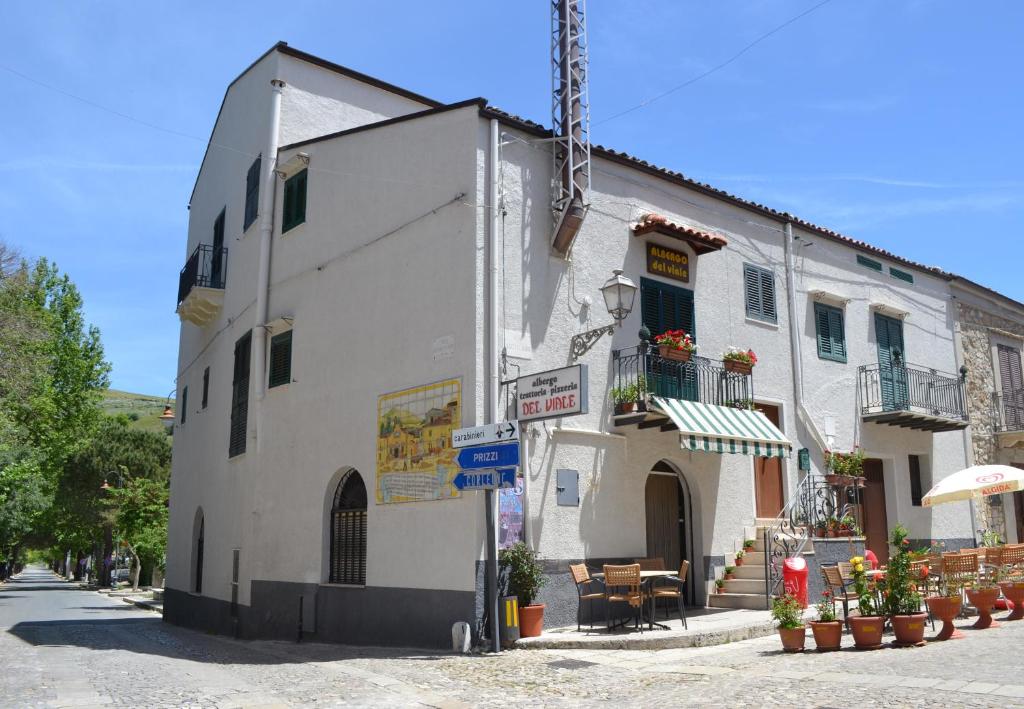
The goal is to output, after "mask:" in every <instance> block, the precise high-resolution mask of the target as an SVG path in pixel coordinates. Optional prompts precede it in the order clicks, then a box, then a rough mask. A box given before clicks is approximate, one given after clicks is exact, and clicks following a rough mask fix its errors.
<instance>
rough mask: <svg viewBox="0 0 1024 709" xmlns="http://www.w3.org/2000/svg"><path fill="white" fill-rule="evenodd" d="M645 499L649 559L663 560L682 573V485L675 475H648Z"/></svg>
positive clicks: (666, 564)
mask: <svg viewBox="0 0 1024 709" xmlns="http://www.w3.org/2000/svg"><path fill="white" fill-rule="evenodd" d="M645 498H646V508H647V556H648V557H661V558H662V559H664V560H665V566H666V567H667V568H669V569H678V568H679V563H680V562H681V561H682V545H681V543H680V541H681V539H680V536H681V535H680V522H681V521H682V520H681V517H680V515H679V502H680V495H679V481H678V480H677V479H676V478H675V476H672V475H654V474H652V475H648V476H647V487H646V489H645Z"/></svg>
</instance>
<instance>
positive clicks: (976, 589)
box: [967, 567, 1002, 630]
mask: <svg viewBox="0 0 1024 709" xmlns="http://www.w3.org/2000/svg"><path fill="white" fill-rule="evenodd" d="M1001 576H1002V574H1001V571H1000V569H999V568H998V567H996V569H995V571H994V572H993V574H992V575H991V576H988V575H986V574H984V573H980V574H978V583H977V585H975V586H973V587H972V588H969V589H967V601H968V602H969V603H970V604H971V605H972V606H974V607H975V609H977V611H978V620H977V621H976V622H975V623H974V625H972V626H971V627H972V628H974V629H975V630H984V629H985V628H998V627H999V623H997V622H996V621H994V620H992V609H993V608H994V607H995V605H996V601H997V600H999V581H1000V580H1001Z"/></svg>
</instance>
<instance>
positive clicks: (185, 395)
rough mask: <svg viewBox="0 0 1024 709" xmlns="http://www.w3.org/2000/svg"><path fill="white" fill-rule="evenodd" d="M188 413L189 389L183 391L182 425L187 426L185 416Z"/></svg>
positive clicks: (185, 388) (183, 388)
mask: <svg viewBox="0 0 1024 709" xmlns="http://www.w3.org/2000/svg"><path fill="white" fill-rule="evenodd" d="M187 413H188V387H182V389H181V423H182V425H184V424H185V415H186V414H187Z"/></svg>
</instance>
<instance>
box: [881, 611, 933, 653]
mask: <svg viewBox="0 0 1024 709" xmlns="http://www.w3.org/2000/svg"><path fill="white" fill-rule="evenodd" d="M890 620H891V621H892V632H893V634H894V635H895V636H896V640H895V641H894V644H895V645H897V646H899V647H911V646H920V645H924V642H925V641H924V624H925V621H926V620H928V614H927V613H911V614H910V615H894V616H892V617H891V618H890Z"/></svg>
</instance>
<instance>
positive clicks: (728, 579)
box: [725, 574, 736, 581]
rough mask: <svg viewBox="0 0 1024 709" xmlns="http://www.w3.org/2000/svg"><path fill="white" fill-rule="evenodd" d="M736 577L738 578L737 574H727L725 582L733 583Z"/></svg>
mask: <svg viewBox="0 0 1024 709" xmlns="http://www.w3.org/2000/svg"><path fill="white" fill-rule="evenodd" d="M735 577H736V576H735V574H726V575H725V580H726V581H732V580H733V579H734V578H735Z"/></svg>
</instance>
